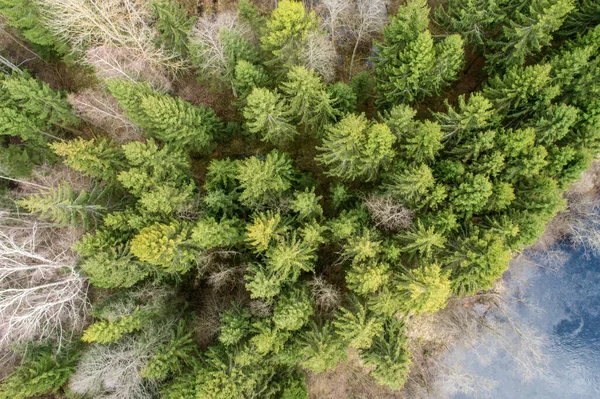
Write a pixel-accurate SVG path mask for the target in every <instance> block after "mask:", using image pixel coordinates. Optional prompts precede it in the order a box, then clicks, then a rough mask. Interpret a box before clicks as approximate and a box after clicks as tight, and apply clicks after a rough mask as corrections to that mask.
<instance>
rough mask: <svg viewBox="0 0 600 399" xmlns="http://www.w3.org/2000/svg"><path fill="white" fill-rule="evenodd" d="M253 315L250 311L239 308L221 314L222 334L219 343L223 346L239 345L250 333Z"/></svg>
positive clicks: (235, 307)
mask: <svg viewBox="0 0 600 399" xmlns="http://www.w3.org/2000/svg"><path fill="white" fill-rule="evenodd" d="M251 318H252V317H251V315H250V312H248V310H246V309H245V308H241V307H239V306H237V305H236V306H234V307H233V309H231V310H228V311H225V312H223V313H222V314H221V332H220V334H219V341H221V343H223V345H226V346H231V345H237V344H238V343H240V342H241V341H242V340H243V339H244V338H246V337H247V336H248V335H249V333H250V324H251V323H250V322H251Z"/></svg>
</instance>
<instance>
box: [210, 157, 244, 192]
mask: <svg viewBox="0 0 600 399" xmlns="http://www.w3.org/2000/svg"><path fill="white" fill-rule="evenodd" d="M237 170H238V161H237V160H231V159H229V158H225V159H213V160H211V161H210V164H209V165H208V167H207V168H206V178H205V182H204V188H205V189H206V190H216V189H224V190H228V191H229V190H233V189H234V188H235V186H236V180H235V176H236V174H237Z"/></svg>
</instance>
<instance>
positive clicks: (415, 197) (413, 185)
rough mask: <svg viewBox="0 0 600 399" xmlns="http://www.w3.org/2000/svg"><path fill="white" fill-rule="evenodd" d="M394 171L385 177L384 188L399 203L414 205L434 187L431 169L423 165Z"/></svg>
mask: <svg viewBox="0 0 600 399" xmlns="http://www.w3.org/2000/svg"><path fill="white" fill-rule="evenodd" d="M396 169H397V170H395V171H393V172H391V173H390V174H389V175H388V176H387V180H388V183H387V184H386V185H385V187H386V190H387V191H388V192H389V193H390V194H391V195H392V196H394V197H396V198H397V199H398V201H400V202H403V203H407V204H409V205H416V204H418V203H420V202H421V201H422V199H423V198H424V197H425V196H426V195H427V193H428V192H429V191H430V190H431V189H432V188H433V187H434V185H435V178H434V177H433V173H432V171H431V168H429V166H427V165H425V164H421V165H419V166H413V167H410V168H400V167H398V168H396Z"/></svg>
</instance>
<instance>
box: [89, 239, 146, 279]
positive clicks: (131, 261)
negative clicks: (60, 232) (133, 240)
mask: <svg viewBox="0 0 600 399" xmlns="http://www.w3.org/2000/svg"><path fill="white" fill-rule="evenodd" d="M96 234H97V235H98V234H99V233H96ZM79 252H80V253H81V254H82V255H83V253H85V256H86V257H85V259H83V260H82V262H81V263H80V265H79V266H80V267H81V269H82V270H83V271H84V272H85V273H86V275H88V276H89V282H90V283H91V284H92V285H94V286H96V287H99V288H129V287H132V286H134V285H135V284H137V283H138V282H140V281H142V280H143V279H145V278H146V277H148V275H149V274H150V273H151V272H153V270H152V268H151V267H149V266H148V265H144V264H141V263H140V262H138V261H137V260H136V259H135V258H134V256H133V254H131V253H130V251H129V246H126V245H123V244H115V246H114V247H102V248H99V250H96V251H94V252H84V251H79Z"/></svg>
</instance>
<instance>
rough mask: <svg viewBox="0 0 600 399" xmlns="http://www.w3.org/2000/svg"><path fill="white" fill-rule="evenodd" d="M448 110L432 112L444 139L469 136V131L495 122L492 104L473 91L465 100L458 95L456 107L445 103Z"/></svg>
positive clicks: (483, 127) (458, 138)
mask: <svg viewBox="0 0 600 399" xmlns="http://www.w3.org/2000/svg"><path fill="white" fill-rule="evenodd" d="M446 106H447V107H448V111H446V112H445V113H441V112H437V113H434V117H435V119H436V120H437V122H438V123H439V124H440V126H441V128H442V131H443V132H444V139H449V138H454V137H456V139H457V140H461V139H465V138H466V137H469V135H470V134H471V132H474V131H477V130H480V129H486V128H488V127H490V126H491V125H493V124H494V123H495V120H494V119H496V113H495V110H494V108H493V104H492V102H491V101H490V100H488V99H487V98H485V97H484V96H483V95H482V94H481V93H473V94H471V95H470V96H469V98H468V99H467V100H465V96H464V95H461V96H459V97H458V109H455V108H454V107H453V106H452V105H450V104H448V103H446Z"/></svg>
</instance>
